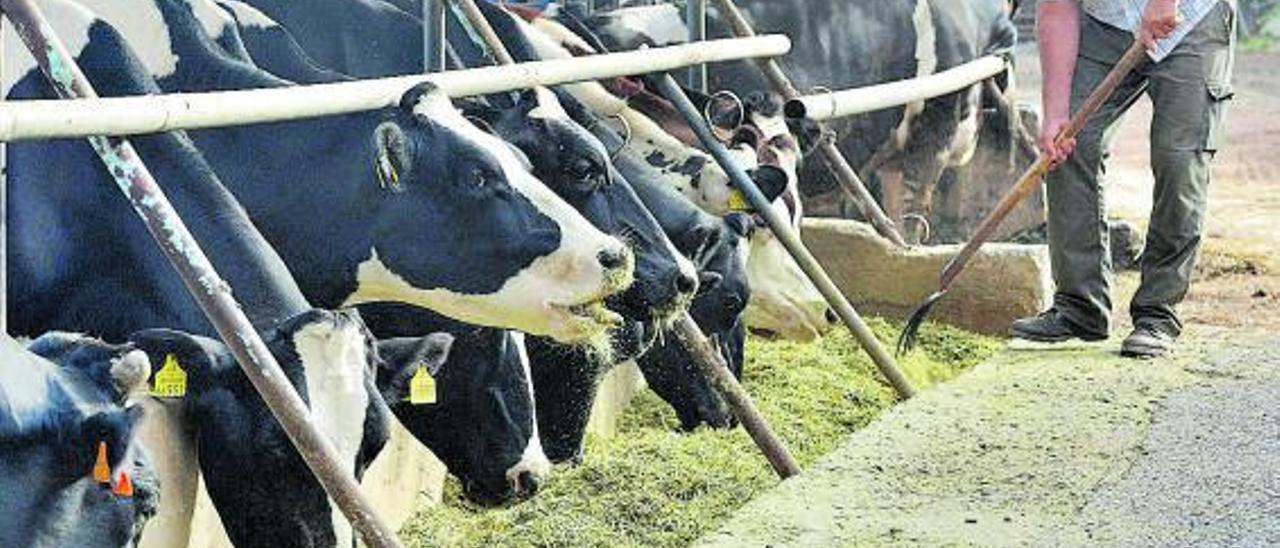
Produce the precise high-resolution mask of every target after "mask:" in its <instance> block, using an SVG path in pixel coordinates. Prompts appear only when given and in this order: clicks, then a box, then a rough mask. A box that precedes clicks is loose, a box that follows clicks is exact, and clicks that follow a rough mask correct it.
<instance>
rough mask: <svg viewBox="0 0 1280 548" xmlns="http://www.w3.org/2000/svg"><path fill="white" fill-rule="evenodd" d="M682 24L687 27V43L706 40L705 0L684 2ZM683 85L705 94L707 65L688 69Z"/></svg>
mask: <svg viewBox="0 0 1280 548" xmlns="http://www.w3.org/2000/svg"><path fill="white" fill-rule="evenodd" d="M684 23H685V26H686V27H689V43H690V44H692V43H695V42H701V41H703V40H706V39H707V0H685V6H684ZM688 71H689V73H688V75H686V77H685V78H686V82H685V84H686V85H688V86H689V89H694V90H698V91H701V92H703V93H706V91H707V65H703V64H698V65H693V66H691V67H689V69H688Z"/></svg>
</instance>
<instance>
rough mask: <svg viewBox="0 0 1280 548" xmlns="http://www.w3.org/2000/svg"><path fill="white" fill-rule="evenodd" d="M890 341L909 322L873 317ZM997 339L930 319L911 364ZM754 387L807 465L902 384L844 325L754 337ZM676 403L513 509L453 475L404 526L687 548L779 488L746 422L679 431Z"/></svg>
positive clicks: (558, 541)
mask: <svg viewBox="0 0 1280 548" xmlns="http://www.w3.org/2000/svg"><path fill="white" fill-rule="evenodd" d="M870 323H871V324H872V328H873V329H874V330H875V331H876V333H877V334H878V335H879V336H880V338H881V340H884V341H889V340H893V337H894V336H896V335H897V333H898V328H899V327H900V326H899V325H890V324H888V323H885V322H882V321H878V320H874V319H873V320H871V322H870ZM998 347H999V342H998V341H997V340H995V339H992V338H989V337H983V336H979V335H974V334H971V333H967V332H964V331H960V330H957V329H953V328H949V327H944V326H941V325H933V324H931V325H928V326H926V327H925V329H923V330H922V333H921V344H920V348H919V349H917V350H916V351H915V352H913V353H912V354H911V355H909V356H907V357H905V358H903V359H902V360H901V363H900V365H901V366H902V367H903V368H904V369H906V370H907V372H908V375H909V376H910V377H911V378H912V380H913V381H915V382H916V384H917V385H918V386H919V387H921V388H923V387H925V386H927V385H929V384H933V383H937V382H941V381H945V380H947V379H950V378H952V377H954V376H956V375H957V374H959V373H961V372H963V371H964V370H965V369H968V368H969V367H972V366H973V365H974V364H976V363H978V362H980V361H982V360H984V359H986V358H987V357H988V356H990V355H991V354H992V353H993V352H994V351H995V350H996V349H997V348H998ZM745 375H746V378H745V386H746V388H747V390H748V391H749V392H750V393H751V394H752V396H753V397H754V399H755V401H756V404H757V405H758V406H759V408H760V411H761V412H762V413H763V414H764V415H765V416H766V417H767V418H768V419H769V420H770V422H771V423H772V425H773V427H774V429H775V430H776V431H777V432H778V434H779V435H781V436H782V437H783V438H784V439H785V440H786V442H787V443H788V444H789V445H790V448H791V451H792V452H793V453H794V454H795V456H796V458H797V459H798V460H799V461H800V464H801V466H807V465H808V464H810V463H812V462H813V461H814V460H815V459H817V458H819V457H821V456H822V455H824V454H826V453H829V452H830V451H832V450H833V449H835V448H836V446H837V445H838V444H839V443H840V442H841V440H843V439H844V438H845V437H846V436H847V435H848V434H849V433H851V432H854V431H856V430H858V429H859V428H862V427H863V426H865V425H866V424H867V423H869V422H870V421H871V420H872V419H873V418H875V416H876V415H878V414H879V413H880V412H882V411H884V410H885V409H886V408H888V407H889V406H891V405H893V403H894V394H893V391H892V389H891V388H890V387H889V386H888V385H886V384H885V383H884V382H883V381H881V380H880V376H879V374H878V373H877V372H876V369H875V366H874V365H873V364H872V363H871V361H870V359H869V358H868V357H867V356H866V354H865V353H863V352H862V350H861V349H860V348H859V347H858V345H857V344H856V342H855V341H854V340H853V338H852V337H851V336H850V335H849V334H848V333H847V332H845V331H844V330H836V331H835V332H833V333H832V334H830V335H828V336H826V337H825V338H824V339H823V340H821V341H820V342H816V343H811V344H796V343H789V342H770V341H762V340H758V339H752V340H749V341H748V345H747V364H746V368H745ZM678 425H679V422H678V421H677V420H676V418H675V415H674V414H673V413H672V412H671V410H670V408H669V407H668V406H667V405H666V404H665V403H664V402H662V401H661V400H659V399H658V398H657V397H656V396H654V395H653V394H652V393H649V392H646V393H645V394H642V395H641V396H640V397H638V398H637V399H636V401H635V402H634V403H633V404H632V405H631V407H630V408H629V409H628V411H627V413H626V415H625V416H624V417H623V419H622V422H621V424H620V426H619V434H618V435H617V436H613V437H609V438H588V440H587V447H586V457H585V461H584V462H583V463H582V464H581V465H578V466H564V467H558V468H557V469H556V471H555V474H554V475H553V476H552V478H551V481H550V482H549V483H548V484H547V485H546V486H545V487H544V488H543V489H542V491H541V492H540V493H539V494H538V496H536V497H534V498H533V499H532V500H530V501H527V502H524V503H521V504H517V505H514V506H511V507H507V508H499V509H480V508H475V507H472V506H470V505H468V504H466V503H465V502H464V501H463V500H462V498H461V495H460V490H459V488H458V486H457V484H456V482H455V481H454V480H452V479H451V480H450V482H449V484H448V485H446V488H445V495H444V498H445V501H444V503H443V504H441V505H438V506H435V507H431V508H427V509H424V510H423V511H422V512H420V513H419V514H418V515H417V516H415V517H414V518H413V519H411V520H410V521H409V522H408V524H406V525H405V528H404V530H403V531H402V538H403V539H404V541H405V542H406V543H408V544H409V545H410V546H503V547H508V546H554V547H564V546H607V547H610V548H617V547H621V546H646V547H648V546H686V545H688V544H689V543H690V542H692V541H694V540H696V539H697V538H698V537H700V536H702V535H704V534H706V533H708V532H710V531H712V530H714V529H715V528H716V527H717V526H718V525H719V524H721V523H722V522H724V521H725V520H726V519H727V518H728V517H729V516H730V515H732V514H733V512H734V511H735V510H737V509H738V508H739V507H741V506H742V505H743V504H745V503H746V502H747V501H749V500H751V498H752V497H754V496H755V495H757V494H759V493H761V492H762V491H764V490H766V489H768V488H770V487H771V486H773V485H776V484H777V482H778V479H777V477H776V476H775V475H774V473H773V471H772V469H771V468H769V465H768V463H767V462H766V461H765V459H764V457H763V456H762V455H761V454H760V453H759V451H758V450H757V449H756V447H755V446H754V445H753V444H752V442H751V439H750V438H749V437H748V436H747V435H746V433H745V432H743V431H742V429H741V428H738V429H735V430H732V431H727V432H726V431H715V430H708V429H702V430H699V431H697V432H693V433H678V432H676V430H677V427H678Z"/></svg>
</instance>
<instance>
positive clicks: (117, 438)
mask: <svg viewBox="0 0 1280 548" xmlns="http://www.w3.org/2000/svg"><path fill="white" fill-rule="evenodd" d="M141 420H142V406H140V405H133V406H130V407H128V408H124V409H114V410H111V411H103V412H101V413H95V414H93V415H90V416H88V417H86V418H84V419H83V420H82V421H80V423H79V425H78V434H77V435H74V436H72V437H70V438H68V439H67V443H69V444H70V445H69V446H68V447H66V448H65V454H64V457H63V459H62V461H63V462H64V463H65V464H66V466H67V470H65V472H66V477H68V478H75V479H79V478H83V477H86V476H87V477H93V478H95V479H97V480H98V481H99V482H100V483H109V482H110V481H111V479H112V471H114V470H116V469H117V468H119V467H120V463H121V462H123V461H124V459H125V457H126V456H128V453H129V451H128V450H129V446H130V445H131V444H132V441H133V436H134V432H135V430H136V428H137V426H138V423H139V422H140V421H141Z"/></svg>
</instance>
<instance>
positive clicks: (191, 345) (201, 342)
mask: <svg viewBox="0 0 1280 548" xmlns="http://www.w3.org/2000/svg"><path fill="white" fill-rule="evenodd" d="M129 341H130V342H131V343H133V347H134V348H136V349H138V350H139V351H141V352H143V353H144V354H146V358H147V360H148V362H149V363H150V364H152V367H151V369H150V371H151V374H152V376H154V374H155V373H157V372H159V371H160V370H161V369H162V368H164V367H165V366H166V365H167V366H171V367H177V368H180V369H181V370H182V372H183V373H185V374H186V375H187V377H188V378H191V379H198V378H200V377H204V376H206V375H210V374H213V373H214V372H216V371H218V370H220V369H222V368H223V367H225V366H226V365H229V364H230V363H231V361H232V359H231V353H230V351H229V350H227V348H226V347H225V346H223V344H222V343H221V342H218V341H215V340H213V339H210V338H207V337H201V336H199V335H192V334H190V333H187V332H185V331H177V330H173V329H145V330H142V331H137V332H134V333H133V334H132V335H129ZM191 384H194V385H196V386H200V385H203V384H205V383H204V382H195V383H189V385H191Z"/></svg>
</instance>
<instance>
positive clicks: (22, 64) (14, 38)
mask: <svg viewBox="0 0 1280 548" xmlns="http://www.w3.org/2000/svg"><path fill="white" fill-rule="evenodd" d="M37 5H38V6H40V9H41V10H42V11H43V12H44V15H45V18H46V19H48V20H49V24H50V25H52V26H53V30H54V31H55V32H57V33H58V37H59V38H61V39H62V43H63V44H66V46H67V51H68V52H69V53H70V54H71V55H72V56H73V57H78V56H79V55H80V52H81V51H84V47H85V46H87V45H88V44H89V26H90V25H92V24H93V22H94V21H95V20H97V17H95V16H94V14H93V12H91V11H89V10H87V9H85V8H84V6H81V5H79V4H77V3H75V2H70V1H67V0H38V2H37ZM3 24H4V95H5V96H8V95H9V91H10V90H12V89H13V86H14V84H16V83H18V80H21V79H22V78H23V77H24V76H26V75H27V74H28V73H30V72H32V71H38V70H39V67H38V66H37V65H36V60H35V58H34V57H32V56H31V53H30V52H28V51H27V46H26V45H24V44H23V43H22V40H21V39H20V38H18V33H17V32H16V31H15V30H14V28H13V23H10V22H9V18H8V17H5V18H4V22H3Z"/></svg>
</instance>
